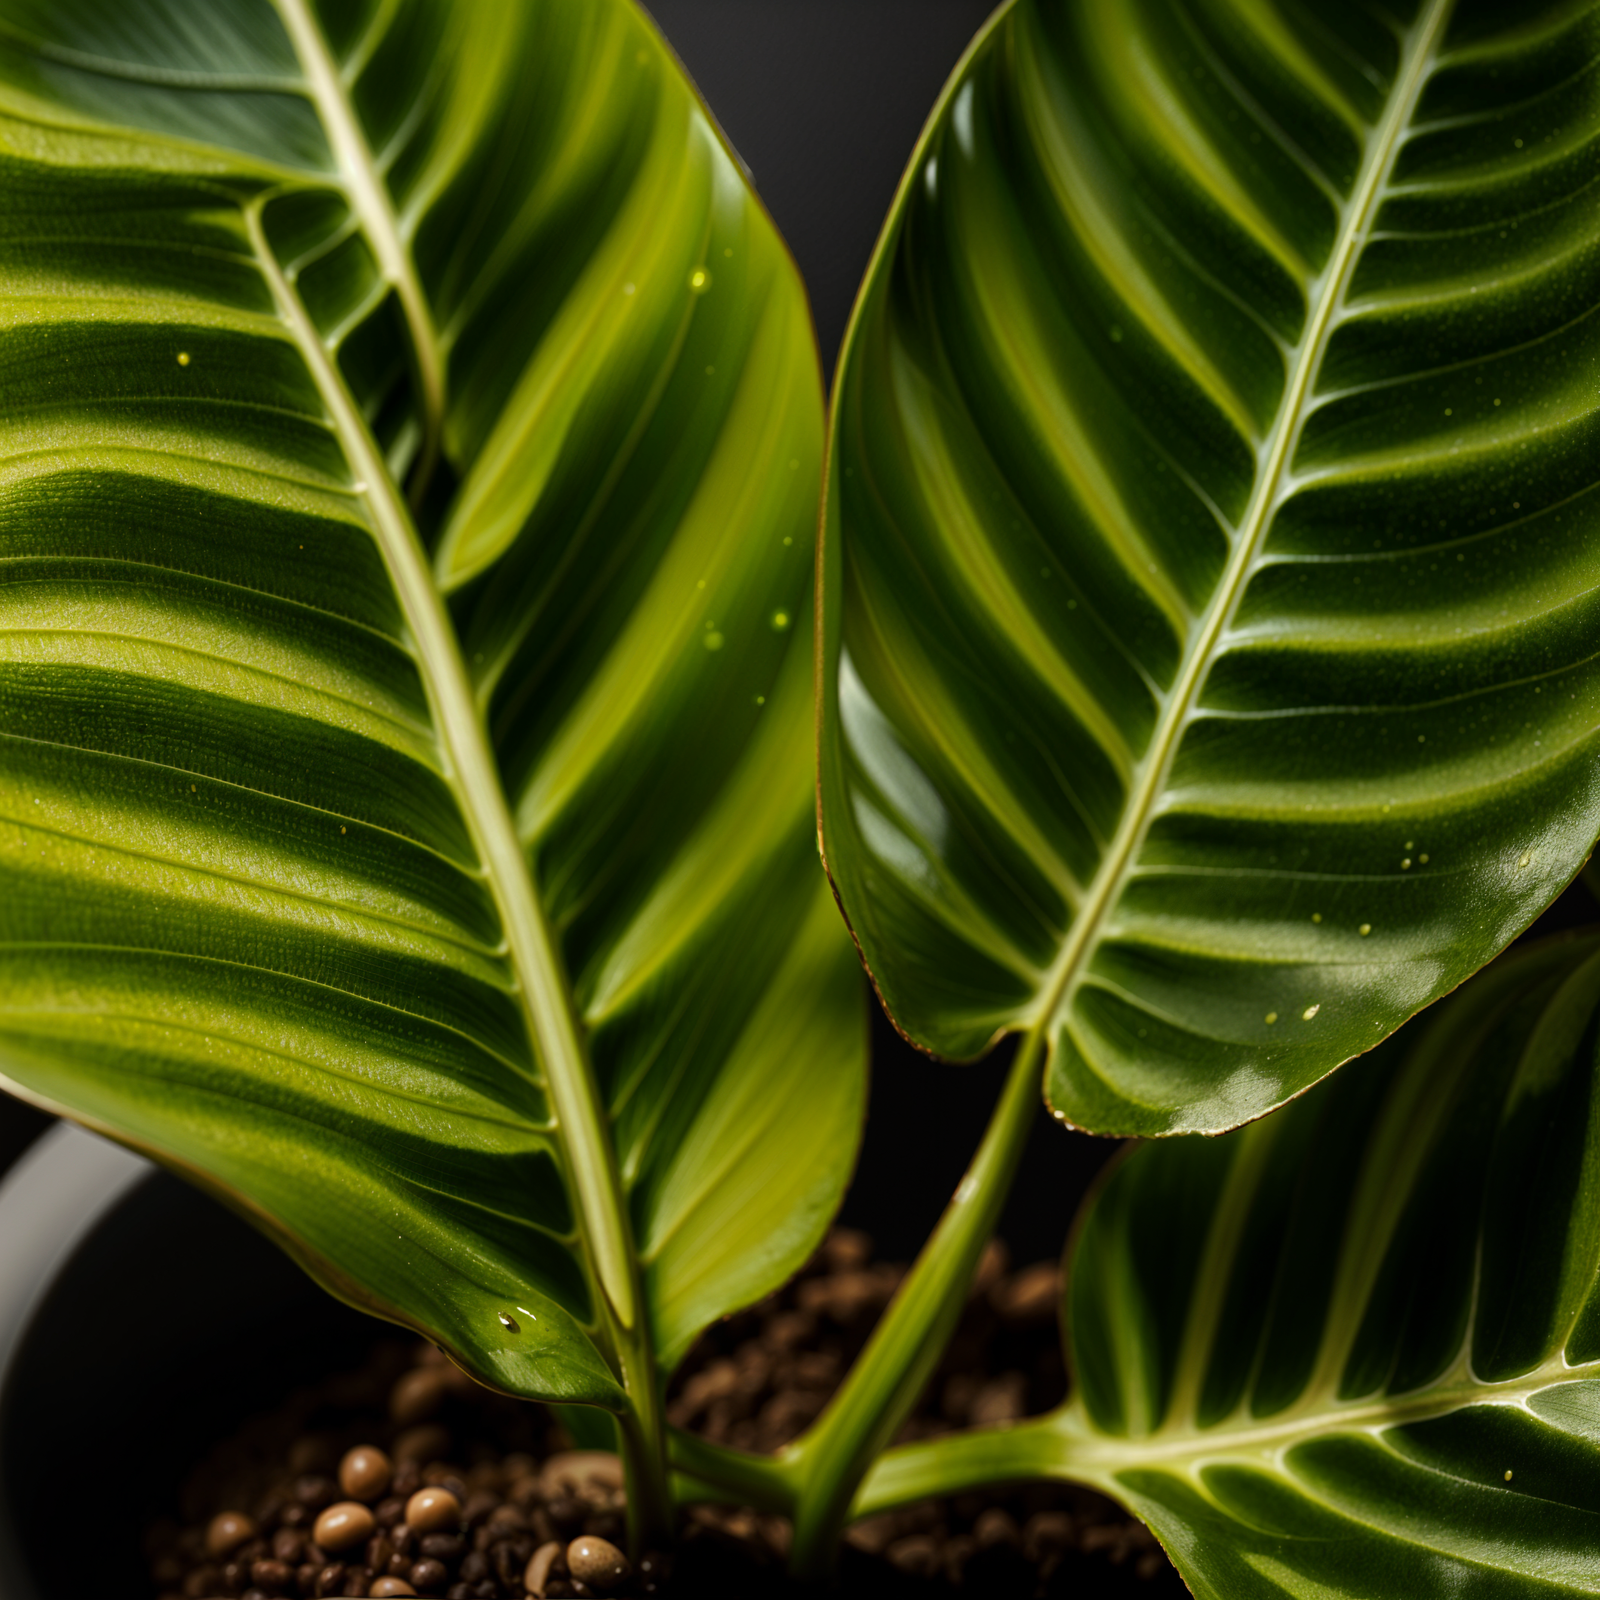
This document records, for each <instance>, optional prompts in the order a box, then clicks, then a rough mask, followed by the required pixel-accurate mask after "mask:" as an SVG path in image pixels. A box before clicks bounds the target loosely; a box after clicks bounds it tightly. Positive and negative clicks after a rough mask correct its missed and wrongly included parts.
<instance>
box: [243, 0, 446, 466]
mask: <svg viewBox="0 0 1600 1600" xmlns="http://www.w3.org/2000/svg"><path fill="white" fill-rule="evenodd" d="M274 4H275V5H276V6H277V9H278V15H279V17H280V18H281V19H282V21H283V25H284V29H285V30H286V31H287V33H288V35H289V39H290V42H291V43H292V44H293V45H294V50H295V55H296V56H297V57H298V58H299V61H300V66H301V70H302V71H303V72H304V73H305V75H306V84H307V87H308V88H309V90H310V93H311V100H312V104H313V105H314V106H315V107H316V110H317V115H318V117H319V118H320V119H321V122H322V126H323V129H324V130H325V131H326V133H327V135H328V143H329V145H331V146H332V149H333V157H334V160H335V161H336V162H337V163H338V166H339V173H340V176H341V178H342V179H343V180H344V190H345V194H346V196H347V198H348V199H349V201H350V204H351V207H352V209H353V210H354V211H355V214H356V217H357V219H358V220H359V221H360V224H361V231H362V233H363V234H364V235H365V237H366V239H367V242H368V243H369V244H370V245H371V246H372V250H373V253H374V255H375V256H376V257H377V260H378V270H379V271H380V272H381V273H382V274H383V276H384V279H385V281H386V282H388V283H389V284H391V285H392V286H393V288H394V291H395V294H396V296H397V297H398V298H399V301H400V309H401V311H402V312H403V314H404V316H405V320H406V329H407V331H408V332H409V334H410V336H411V345H412V348H413V351H414V352H415V355H416V361H417V379H418V384H419V387H420V388H421V391H422V392H421V394H420V395H419V396H418V401H419V409H420V410H421V413H422V419H421V420H422V446H421V449H420V450H419V452H418V456H417V460H418V476H419V477H425V476H426V475H427V473H428V471H429V470H430V469H431V467H432V463H433V460H434V458H435V456H436V455H437V453H438V449H439V440H440V435H441V433H442V431H443V428H444V387H445V379H444V358H443V356H442V354H441V350H440V345H439V336H438V333H437V331H436V330H435V328H434V325H433V312H432V310H431V309H430V308H429V305H428V301H427V296H426V295H424V294H423V292H422V284H421V282H420V280H419V279H418V277H417V271H416V267H415V265H414V264H413V263H412V260H411V251H410V249H409V247H408V246H407V244H406V241H405V237H404V235H403V233H402V231H401V228H400V219H399V217H398V216H397V215H396V213H395V209H394V205H393V203H392V201H391V200H390V198H389V190H388V186H387V185H386V184H385V183H384V181H383V178H382V175H381V174H380V173H379V171H378V166H377V163H376V162H375V161H374V160H373V157H372V150H371V148H370V147H369V146H368V144H367V136H366V134H365V132H364V131H363V130H362V127H361V124H360V123H359V122H358V121H357V120H356V117H355V113H354V111H353V110H352V108H351V105H350V101H349V98H348V96H347V95H346V94H345V89H344V83H343V80H342V79H341V78H340V75H339V69H338V65H337V64H336V63H335V61H334V59H333V57H332V55H331V54H330V53H329V51H328V44H327V41H326V40H325V39H324V38H323V36H322V30H321V29H320V28H319V27H318V26H317V23H316V20H315V18H313V17H312V15H311V12H310V10H309V8H308V7H307V4H306V0H274Z"/></svg>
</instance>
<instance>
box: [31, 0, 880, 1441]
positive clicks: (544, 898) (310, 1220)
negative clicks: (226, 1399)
mask: <svg viewBox="0 0 1600 1600" xmlns="http://www.w3.org/2000/svg"><path fill="white" fill-rule="evenodd" d="M0 169H3V170H0V280H3V282H4V286H5V299H4V305H5V315H4V321H3V325H0V373H3V382H4V394H5V405H4V414H3V419H0V610H3V622H0V751H3V755H0V907H3V909H0V968H3V977H0V1072H3V1074H4V1082H5V1084H6V1086H7V1087H10V1088H12V1089H14V1090H15V1091H16V1092H18V1093H21V1094H23V1095H24V1096H26V1097H28V1098H31V1099H33V1100H35V1101H37V1102H40V1103H43V1104H47V1105H50V1106H53V1107H56V1108H58V1109H62V1110H64V1111H66V1112H68V1113H69V1114H71V1115H74V1116H77V1117H79V1118H80V1119H81V1120H83V1121H85V1122H87V1123H89V1124H90V1125H91V1126H95V1127H98V1128H101V1129H104V1130H106V1131H107V1132H110V1133H111V1134H113V1135H114V1136H116V1137H118V1138H120V1139H123V1140H124V1141H126V1142H128V1143H130V1144H133V1145H135V1146H137V1147H139V1148H141V1149H146V1150H149V1151H150V1152H152V1153H154V1154H156V1155H158V1156H160V1157H161V1158H162V1159H163V1160H166V1161H167V1162H169V1163H170V1164H172V1165H174V1166H176V1167H178V1168H180V1169H181V1170H184V1171H187V1172H189V1173H190V1174H191V1175H192V1176H194V1177H195V1178H196V1179H197V1180H198V1181H200V1182H202V1183H204V1184H206V1185H208V1186H209V1187H211V1188H212V1189H214V1190H216V1191H217V1192H219V1193H221V1194H222V1195H223V1196H224V1198H226V1199H228V1200H229V1201H230V1202H231V1203H233V1204H234V1205H236V1206H238V1207H240V1208H241V1209H243V1210H245V1211H246V1212H247V1213H248V1214H249V1215H251V1216H252V1217H253V1218H254V1219H255V1220H256V1221H257V1222H259V1223H260V1224H261V1225H262V1226H263V1227H265V1228H267V1229H268V1230H269V1231H271V1232H272V1233H274V1234H275V1235H276V1236H277V1237H278V1238H279V1239H280V1240H281V1241H282V1242H283V1243H284V1244H285V1246H286V1247H287V1248H288V1249H289V1250H290V1251H291V1252H292V1253H293V1254H295V1255H296V1256H297V1257H298V1258H299V1259H300V1260H301V1261H302V1262H303V1263H304V1264H305V1265H306V1266H307V1267H308V1269H309V1270H310V1271H311V1272H313V1273H314V1274H315V1275H316V1276H317V1277H318V1278H320V1279H321V1280H322V1281H323V1282H324V1283H326V1284H327V1285H328V1286H329V1287H330V1288H332V1289H333V1290H334V1291H335V1292H337V1293H338V1294H340V1295H342V1296H344V1297H345V1298H347V1299H349V1300H351V1301H353V1302H355V1303H357V1304H359V1305H362V1306H365V1307H367V1308H369V1309H371V1310H373V1311H375V1312H377V1313H379V1314H380V1315H383V1316H387V1317H390V1318H393V1319H395V1320H397V1321H400V1322H403V1323H406V1324H409V1325H412V1326H414V1327H417V1328H419V1329H422V1330H424V1331H425V1332H427V1333H428V1334H430V1335H431V1336H433V1337H435V1338H438V1339H439V1340H441V1341H442V1342H443V1343H444V1344H445V1345H446V1346H447V1347H448V1348H449V1349H450V1351H451V1352H452V1354H454V1355H455V1356H456V1357H457V1359H458V1360H460V1361H461V1362H462V1363H463V1364H464V1365H466V1366H467V1367H468V1368H469V1369H470V1370H471V1371H473V1372H474V1373H475V1374H477V1375H478V1376H479V1377H481V1378H483V1379H485V1380H486V1381H489V1382H492V1383H495V1384H497V1385H500V1386H502V1387H504V1388H507V1389H509V1390H512V1391H514V1392H516V1393H519V1394H524V1395H529V1396H535V1397H544V1398H551V1399H556V1400H565V1401H575V1402H583V1403H593V1404H600V1405H605V1406H610V1407H614V1408H623V1407H625V1406H631V1407H632V1408H634V1409H635V1410H638V1411H640V1412H641V1413H642V1414H647V1413H649V1412H651V1410H652V1408H653V1407H654V1406H655V1405H656V1403H657V1397H656V1394H655V1389H656V1383H657V1379H656V1376H655V1373H654V1371H653V1369H652V1362H653V1361H654V1360H659V1361H660V1362H662V1363H665V1364H666V1365H668V1366H670V1365H671V1364H672V1363H673V1362H674V1361H675V1360H677V1359H678V1357H679V1356H680V1355H681V1354H682V1352H683V1351H684V1349H685V1348H686V1347H687V1345H688V1344H689V1342H690V1341H691V1340H692V1338H693V1337H694V1335H695V1334H696V1332H697V1331H698V1330H699V1329H700V1328H701V1327H702V1326H704V1325H705V1324H706V1323H707V1322H709V1321H710V1320H712V1319H713V1318H715V1317H717V1316H719V1315H722V1314H723V1313H725V1312H727V1311H728V1310H730V1309H733V1308H734V1307H736V1306H738V1305H740V1304H743V1303H745V1302H747V1301H749V1300H751V1299H753V1298H755V1297H757V1296H759V1295H760V1294H762V1293H764V1292H766V1291H767V1290H768V1289H769V1288H771V1287H772V1286H773V1285H775V1284H776V1283H777V1282H778V1281H780V1280H781V1279H782V1278H783V1277H784V1276H786V1275H787V1274H788V1273H789V1272H790V1271H792V1270H793V1269H794V1268H795V1267H796V1266H798V1264H799V1263H800V1261H801V1260H802V1259H803V1258H804V1257H805V1255H806V1254H807V1253H808V1252H809V1251H810V1250H811V1249H812V1248H813V1247H814V1245H815V1243H816V1241H817V1240H818V1239H819V1237H820V1235H821V1232H822V1230H823V1228H824V1226H825V1225H826V1222H827V1218H828V1216H829V1214H830V1212H831V1210H832V1209H833V1207H834V1205H835V1204H836V1202H837V1200H838V1198H839V1196H840V1194H841V1193H842V1190H843V1186H844V1183H845V1182H846V1180H847V1178H848V1175H849V1171H850V1168H851V1165H852V1162H853V1159H854V1153H855V1148H856V1142H857V1138H858V1134H859V1124H860V1119H861V1113H862V1099H863V1075H864V1049H865V1040H864V1013H863V1008H862V1004H861V996H860V992H859V979H858V977H857V976H856V972H855V960H854V955H853V952H852V950H851V948H850V944H849V940H848V939H847V938H846V937H845V935H844V932H843V930H842V929H841V928H839V926H838V919H837V917H836V915H835V913H834V911H833V908H832V903H831V897H830V896H829V894H828V891H827V887H826V884H825V883H824V882H823V880H822V878H821V875H820V874H819V873H818V872H817V871H816V864H815V854H814V845H813V842H812V837H811V832H812V823H811V820H810V817H811V805H812V800H811V794H812V778H811V754H810V750H811V744H810V726H811V663H810V649H809V643H810V640H809V629H808V627H807V626H806V617H807V610H808V606H807V595H808V592H809V581H810V564H811V553H810V547H811V530H812V527H813V522H814V516H815V504H816V485H817V482H818V480H819V471H820V456H821V432H822V414H821V395H820V380H819V376H818V370H817V361H816V352H815V348H814V343H813V340H812V336H811V330H810V323H809V318H808V315H807V311H806V306H805V300H804V296H803V292H802V290H801V287H800V283H799V279H798V276H797V274H796V272H795V269H794V267H793V264H792V262H791V261H790V260H789V258H788V256H787V254H786V253H785V251H784V249H783V246H782V244H781V241H780V240H779V239H778V237H777V235H776V233H775V231H774V229H773V227H772V225H771V223H770V221H769V220H768V219H767V217H766V216H765V214H764V213H763V212H762V211H761V209H760V207H759V206H758V204H757V203H756V202H755V201H754V199H753V198H752V196H751V194H750V192H749V190H748V188H747V186H746V185H745V183H744V181H743V179H742V177H741V175H740V173H739V171H738V169H737V166H736V164H735V161H734V160H733V158H732V157H731V155H730V153H729V152H728V151H727V150H726V149H725V148H724V146H723V145H722V144H721V142H720V140H719V137H718V135H717V134H716V132H715V130H714V128H713V126H712V124H711V122H710V119H709V117H708V114H707V113H706V112H705V110H704V108H703V106H702V105H701V104H700V102H699V101H698V99H697V98H696V97H695V95H694V93H693V91H692V89H691V88H690V87H689V85H688V84H687V83H686V81H685V80H684V78H683V76H682V74H681V71H680V69H679V68H678V67H677V64H676V62H675V61H674V59H673V58H672V56H671V54H670V52H669V51H668V50H667V49H666V47H665V46H664V44H663V43H662V41H661V40H660V38H659V37H658V36H657V34H656V33H655V32H654V30H653V28H652V27H651V26H650V25H649V24H648V23H647V22H646V21H645V20H644V18H643V16H642V14H641V13H640V12H639V11H638V10H637V8H636V7H635V6H633V5H632V4H631V3H629V0H542V3H532V0H530V3H527V4H518V5H511V6H507V5H501V4H497V3H492V0H398V3H396V4H393V5H383V6H377V5H362V4H352V3H344V0H319V3H318V4H316V5H312V4H311V3H310V0H279V3H278V4H277V5H276V6H274V5H271V4H268V3H267V0H240V3H236V4H232V5H229V6H227V7H220V6H217V5H215V4H212V3H210V0H175V3H174V0H118V3H116V4H111V3H108V0H15V3H13V4H10V5H8V6H7V8H6V14H5V17H4V19H3V20H0ZM407 498H409V500H410V502H411V509H409V510H408V506H407V503H406V500H407ZM430 548H431V549H432V550H433V551H434V552H435V554H434V555H433V556H431V557H430V555H429V554H428V553H427V552H428V550H429V549H430ZM458 640H459V644H458ZM219 1314H223V1313H222V1312H221V1311H219ZM226 1314H228V1315H233V1314H243V1312H242V1308H232V1309H231V1310H226ZM624 1390H626V1391H627V1393H626V1394H625V1393H624Z"/></svg>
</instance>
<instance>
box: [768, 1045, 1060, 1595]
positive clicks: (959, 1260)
mask: <svg viewBox="0 0 1600 1600" xmlns="http://www.w3.org/2000/svg"><path fill="white" fill-rule="evenodd" d="M1043 1052H1044V1031H1043V1026H1042V1025H1036V1026H1035V1027H1034V1028H1033V1029H1032V1030H1030V1032H1029V1033H1028V1034H1027V1036H1026V1037H1025V1038H1024V1039H1023V1042H1022V1045H1021V1047H1020V1048H1019V1049H1018V1051H1017V1055H1016V1059H1015V1060H1014V1061H1013V1062H1012V1065H1011V1071H1010V1073H1009V1075H1008V1076H1007V1078H1006V1082H1005V1086H1004V1088H1003V1089H1002V1090H1001V1092H1000V1099H999V1101H998V1102H997V1104H996V1105H995V1108H994V1111H993V1113H992V1114H991V1116H990V1118H989V1126H988V1128H987V1129H986V1130H985V1132H984V1136H983V1143H982V1144H981V1145H980V1146H979V1147H978V1152H977V1154H976V1155H975V1156H974V1157H973V1160H972V1164H971V1165H970V1166H969V1167H968V1168H967V1171H966V1174H965V1175H964V1176H963V1178H962V1180H961V1182H960V1184H959V1185H958V1186H957V1188H956V1192H955V1194H954V1196H953V1197H952V1198H951V1200H950V1203H949V1205H948V1206H946V1207H945V1211H944V1215H943V1216H942V1217H941V1218H940V1219H939V1225H938V1227H937V1228H936V1229H935V1230H934V1233H933V1236H932V1237H931V1238H930V1239H929V1241H928V1243H927V1244H926V1245H925V1246H924V1247H923V1250H922V1253H921V1255H919V1256H918V1257H917V1260H916V1262H915V1264H914V1265H913V1266H912V1268H911V1271H910V1272H909V1273H908V1274H907V1276H906V1279H905V1282H904V1283H902V1284H901V1286H900V1289H899V1291H898V1292H897V1293H896V1295H895V1297H894V1299H893V1300H892V1301H891V1302H890V1305H889V1308H888V1310H887V1311H886V1312H885V1313H884V1315H883V1320H882V1321H881V1322H879V1324H878V1326H877V1327H876V1328H875V1329H874V1330H873V1333H872V1337H871V1339H869V1340H868V1342H867V1347H866V1349H865V1350H863V1351H862V1353H861V1357H860V1359H859V1360H858V1361H857V1362H856V1364H855V1366H854V1367H852V1368H851V1370H850V1371H849V1373H847V1374H846V1376H845V1380H844V1382H843V1383H842V1384H841V1385H840V1387H839V1390H838V1392H837V1393H836V1394H835V1395H834V1397H833V1399H832V1400H830V1401H829V1403H828V1406H827V1408H826V1409H825V1410H824V1411H823V1413H822V1415H821V1416H820V1417H819V1418H818V1419H817V1420H816V1422H815V1423H813V1424H812V1426H811V1427H810V1429H808V1430H807V1432H806V1433H804V1434H802V1435H801V1437H800V1438H799V1439H797V1440H796V1441H795V1442H794V1443H793V1444H792V1445H790V1446H789V1447H788V1448H787V1449H786V1450H784V1451H783V1452H781V1454H780V1457H779V1460H780V1462H781V1464H782V1466H783V1467H784V1469H785V1472H786V1475H787V1476H788V1477H789V1478H790V1480H791V1481H792V1482H793V1483H794V1484H795V1500H794V1513H793V1514H794V1547H793V1551H792V1554H791V1557H790V1565H791V1569H792V1570H793V1572H794V1573H795V1575H796V1576H797V1577H801V1578H814V1577H819V1576H822V1575H824V1574H825V1573H826V1572H827V1571H828V1569H829V1568H830V1567H831V1566H832V1564H833V1560H834V1553H835V1549H836V1547H837V1544H838V1539H839V1535H840V1532H841V1531H842V1530H843V1528H844V1525H845V1523H846V1522H847V1521H848V1520H849V1518H850V1516H851V1514H852V1513H851V1504H852V1502H853V1500H854V1499H855V1496H856V1490H857V1487H858V1485H859V1484H860V1483H861V1480H862V1478H863V1477H864V1476H865V1474H866V1472H867V1469H868V1467H869V1466H870V1465H871V1463H872V1461H873V1460H874V1458H875V1457H877V1456H878V1455H879V1454H880V1453H881V1452H882V1451H883V1450H884V1449H885V1447H886V1446H887V1445H888V1443H889V1441H890V1440H891V1439H892V1438H893V1437H894V1435H895V1432H896V1430H897V1429H898V1428H899V1427H900V1425H901V1423H902V1422H904V1421H905V1419H906V1417H907V1416H909V1415H910V1413H911V1409H912V1407H913V1406H914V1405H915V1404H916V1402H917V1398H918V1396H919V1395H920V1394H921V1393H922V1391H923V1389H924V1388H925V1387H926V1385H927V1382H928V1379H929V1378H930V1377H932V1375H933V1372H934V1369H935V1368H936V1367H937V1366H938V1364H939V1360H940V1358H941V1357H942V1356H943V1354H944V1348H945V1345H946V1344H947V1343H948V1342H949V1339H950V1336H951V1334H952V1333H953V1332H954V1331H955V1326H956V1322H957V1320H958V1319H959V1318H960V1315H961V1309H962V1306H963V1305H964V1304H965V1303H966V1297H967V1289H968V1286H969V1285H970V1283H971V1282H972V1276H973V1273H974V1272H975V1271H976V1270H977V1266H978V1258H979V1257H980V1256H981V1255H982V1253H983V1247H984V1245H985V1244H986V1243H987V1242H988V1240H989V1236H990V1235H991V1234H992V1233H993V1232H994V1227H995V1223H996V1222H997V1221H998V1220H999V1216H1000V1210H1001V1207H1002V1206H1003V1205H1004V1204H1005V1199H1006V1196H1007V1194H1008V1193H1009V1192H1010V1190H1011V1183H1012V1180H1013V1178H1014V1177H1015V1176H1016V1171H1017V1165H1018V1162H1019V1161H1020V1159H1021V1156H1022V1149H1023V1146H1024V1144H1025V1143H1026V1141H1027V1136H1028V1128H1029V1124H1030V1123H1031V1122H1032V1120H1033V1117H1034V1115H1035V1110H1034V1108H1035V1107H1036V1106H1037V1105H1038V1103H1039V1073H1040V1059H1041V1056H1042V1055H1043Z"/></svg>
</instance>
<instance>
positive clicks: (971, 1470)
mask: <svg viewBox="0 0 1600 1600" xmlns="http://www.w3.org/2000/svg"><path fill="white" fill-rule="evenodd" d="M1065 1416H1066V1412H1065V1411H1064V1410H1060V1411H1053V1412H1051V1413H1050V1414H1049V1415H1048V1416H1043V1417H1031V1418H1029V1419H1028V1421H1026V1422H1019V1423H1017V1424H1015V1425H1014V1426H1008V1427H1004V1428H980V1429H978V1430H976V1431H974V1432H972V1433H952V1434H947V1435H946V1436H945V1437H944V1438H942V1439H925V1440H922V1441H919V1442H918V1443H917V1444H908V1445H902V1446H901V1447H900V1448H899V1449H898V1450H889V1451H886V1452H885V1453H884V1454H883V1455H881V1456H880V1457H879V1458H878V1459H877V1460H876V1461H874V1462H873V1463H872V1468H871V1470H870V1471H869V1472H868V1473H867V1476H866V1479H865V1481H864V1482H863V1483H862V1485H861V1488H860V1489H859V1491H858V1492H857V1494H856V1497H855V1499H854V1501H853V1502H852V1503H851V1506H850V1516H851V1517H871V1516H876V1515H877V1514H878V1513H879V1512H880V1511H893V1510H894V1509H895V1508H896V1507H898V1506H905V1505H911V1504H913V1503H914V1502H915V1501H918V1500H927V1499H929V1498H931V1497H932V1496H935V1495H950V1494H961V1493H963V1492H964V1491H965V1490H968V1489H986V1488H989V1487H991V1486H992V1485H995V1484H1003V1483H1023V1482H1037V1481H1038V1480H1040V1479H1042V1478H1072V1477H1073V1474H1071V1473H1068V1472H1066V1471H1065V1470H1064V1468H1065V1466H1066V1465H1067V1463H1068V1462H1069V1461H1070V1460H1071V1455H1072V1450H1071V1445H1072V1437H1071V1430H1070V1429H1068V1428H1067V1427H1065V1426H1064V1425H1063V1419H1064V1417H1065ZM1076 1481H1079V1482H1086V1481H1091V1480H1090V1478H1089V1476H1088V1475H1087V1474H1084V1475H1079V1476H1078V1477H1077V1479H1076Z"/></svg>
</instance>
